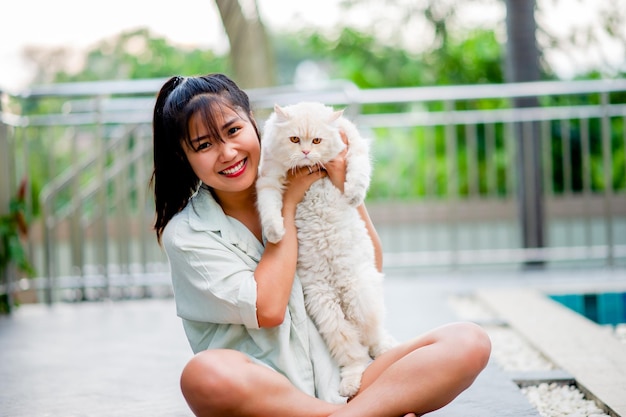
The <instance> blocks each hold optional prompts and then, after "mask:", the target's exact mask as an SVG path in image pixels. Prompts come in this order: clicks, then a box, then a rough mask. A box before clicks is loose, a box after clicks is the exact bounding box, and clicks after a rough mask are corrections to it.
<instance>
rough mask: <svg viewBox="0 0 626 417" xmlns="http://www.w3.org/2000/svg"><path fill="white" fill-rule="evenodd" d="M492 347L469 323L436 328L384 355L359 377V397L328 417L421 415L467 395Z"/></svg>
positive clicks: (477, 328)
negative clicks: (459, 396) (360, 378)
mask: <svg viewBox="0 0 626 417" xmlns="http://www.w3.org/2000/svg"><path fill="white" fill-rule="evenodd" d="M490 352H491V343H490V341H489V338H488V336H487V335H486V333H485V332H484V331H483V330H482V329H481V328H480V327H479V326H477V325H474V324H471V323H456V324H450V325H446V326H443V327H440V328H437V329H435V330H433V331H431V332H428V333H426V334H424V335H423V336H420V337H418V338H416V339H414V340H412V341H410V342H407V343H404V344H401V345H400V346H398V347H396V348H394V349H392V350H390V351H388V352H386V353H385V354H384V355H381V356H380V357H378V358H376V360H375V361H374V362H373V363H372V364H371V365H370V366H369V367H368V368H367V370H366V371H365V373H364V374H363V380H362V383H361V389H360V391H359V393H358V394H357V395H356V396H355V397H354V398H353V399H352V400H351V401H350V402H349V403H348V404H347V405H346V406H344V407H342V408H341V409H339V410H337V411H336V412H335V413H333V414H331V415H332V416H333V417H349V416H359V417H362V416H369V417H385V416H386V417H398V416H403V415H410V414H409V413H415V414H416V415H422V414H425V413H427V412H430V411H434V410H436V409H438V408H441V407H443V406H444V405H446V404H448V403H449V402H450V401H452V400H453V399H454V398H456V397H457V396H458V395H459V394H460V393H461V392H463V391H464V390H465V389H467V388H468V387H469V386H470V385H471V384H472V382H473V381H474V379H475V378H476V377H477V376H478V374H479V373H480V372H481V371H482V370H483V369H484V367H485V366H486V365H487V362H488V360H489V354H490Z"/></svg>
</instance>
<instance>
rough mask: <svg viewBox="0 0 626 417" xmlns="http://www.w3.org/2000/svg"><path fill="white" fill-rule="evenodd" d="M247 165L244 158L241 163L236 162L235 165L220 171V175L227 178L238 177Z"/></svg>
mask: <svg viewBox="0 0 626 417" xmlns="http://www.w3.org/2000/svg"><path fill="white" fill-rule="evenodd" d="M247 163H248V158H244V159H242V160H241V161H239V162H237V163H236V164H235V165H231V166H229V167H228V168H226V169H224V170H221V171H220V172H219V173H220V175H225V176H227V177H230V178H232V177H238V176H239V175H241V174H242V173H243V171H244V170H245V167H246V165H247Z"/></svg>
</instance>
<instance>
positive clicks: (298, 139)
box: [289, 136, 300, 143]
mask: <svg viewBox="0 0 626 417" xmlns="http://www.w3.org/2000/svg"><path fill="white" fill-rule="evenodd" d="M289 140H290V141H291V142H292V143H300V138H299V137H297V136H291V137H290V138H289Z"/></svg>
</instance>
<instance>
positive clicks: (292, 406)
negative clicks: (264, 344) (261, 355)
mask: <svg viewBox="0 0 626 417" xmlns="http://www.w3.org/2000/svg"><path fill="white" fill-rule="evenodd" d="M181 389H182V392H183V395H184V397H185V399H186V400H187V404H189V407H190V408H191V410H192V411H193V412H194V414H195V415H196V416H198V417H204V416H211V417H219V416H230V417H236V416H263V417H266V416H276V417H281V416H285V417H300V416H302V417H305V416H306V417H316V416H320V417H322V416H323V417H326V416H328V415H330V414H331V413H332V412H334V411H336V410H338V409H339V408H340V407H341V406H340V405H334V404H329V403H326V402H324V401H322V400H318V399H317V398H314V397H311V396H309V395H306V394H305V393H303V392H302V391H300V390H298V389H297V388H295V387H294V386H293V385H292V384H291V382H289V380H288V379H287V378H285V377H284V376H283V375H281V374H279V373H278V372H275V371H273V370H271V369H269V368H265V367H263V366H261V365H259V364H256V363H254V362H252V361H251V360H250V359H249V358H248V357H247V356H246V355H244V354H242V353H240V352H237V351H233V350H226V349H224V350H207V351H204V352H201V353H198V354H197V355H196V356H195V357H194V358H193V359H192V360H191V361H189V363H188V364H187V366H186V367H185V369H184V370H183V373H182V376H181Z"/></svg>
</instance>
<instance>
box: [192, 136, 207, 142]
mask: <svg viewBox="0 0 626 417" xmlns="http://www.w3.org/2000/svg"><path fill="white" fill-rule="evenodd" d="M209 136H210V135H202V136H198V137H197V138H194V139H191V142H192V143H193V142H200V141H202V140H205V139H209Z"/></svg>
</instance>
